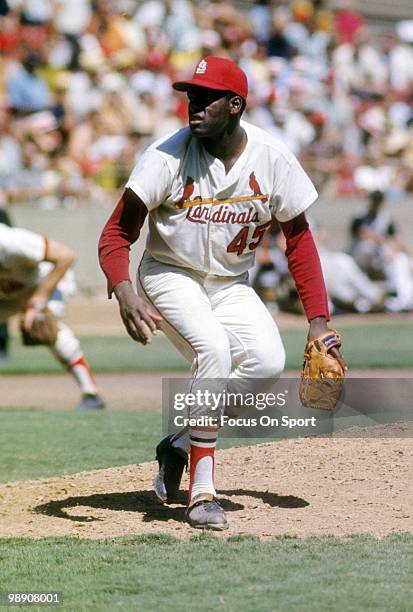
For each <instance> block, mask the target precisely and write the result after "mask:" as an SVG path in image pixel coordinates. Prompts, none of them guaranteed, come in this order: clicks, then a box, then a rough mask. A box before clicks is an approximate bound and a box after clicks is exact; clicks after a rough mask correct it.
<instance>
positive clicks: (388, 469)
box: [0, 301, 413, 539]
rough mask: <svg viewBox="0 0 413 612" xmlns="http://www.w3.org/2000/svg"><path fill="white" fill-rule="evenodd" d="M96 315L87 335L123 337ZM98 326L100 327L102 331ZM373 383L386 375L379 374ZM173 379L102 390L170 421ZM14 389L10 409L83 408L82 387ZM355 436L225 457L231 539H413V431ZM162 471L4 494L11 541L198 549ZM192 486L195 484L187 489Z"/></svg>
mask: <svg viewBox="0 0 413 612" xmlns="http://www.w3.org/2000/svg"><path fill="white" fill-rule="evenodd" d="M95 307H96V304H95V305H94V306H93V304H92V306H90V305H89V308H91V309H93V312H94V315H95V317H93V316H90V317H89V316H87V315H88V312H85V304H84V303H82V302H79V301H78V302H75V304H74V305H73V306H72V310H71V311H70V312H69V313H68V314H70V315H71V316H70V317H69V319H70V324H71V325H72V326H73V328H74V329H75V330H76V331H77V333H85V334H86V333H100V332H102V330H103V329H104V330H105V333H111V332H113V333H119V331H120V330H121V329H122V328H121V326H120V323H119V320H118V316H119V315H118V313H117V308H116V305H115V304H111V306H110V307H109V309H107V308H105V309H104V310H103V311H102V314H99V316H96V308H95ZM76 308H77V310H76ZM89 314H90V313H89ZM346 320H347V319H346ZM83 321H87V322H88V323H86V324H84V325H83V324H82V322H83ZM90 321H98V322H99V323H98V324H97V325H96V328H95V327H93V326H92V327H91V323H90ZM300 324H302V322H301V323H300ZM386 374H387V376H390V377H392V378H397V377H398V376H406V375H407V372H406V371H403V372H395V371H389V370H387V371H386ZM177 375H178V374H177V373H176V372H175V373H173V376H174V377H176V376H177ZM182 375H184V374H182ZM353 375H356V373H354V372H353ZM360 375H363V373H361V374H360ZM373 375H380V372H372V371H369V373H368V376H369V377H372V376H373ZM162 376H164V377H166V376H168V373H166V372H165V373H159V372H157V373H154V374H151V373H145V374H142V373H141V374H133V373H129V374H122V375H121V374H100V375H99V376H98V377H97V380H98V384H99V386H100V387H101V389H102V392H103V394H104V396H105V399H106V400H107V403H108V406H109V410H116V409H120V408H121V409H123V410H139V409H145V410H151V409H152V410H159V409H160V406H161V385H160V378H162ZM22 381H24V384H22ZM2 383H3V385H4V388H5V389H7V390H8V393H7V397H6V395H1V396H0V408H7V409H10V408H11V409H13V408H20V409H22V408H23V409H31V408H34V409H39V408H43V409H56V407H57V406H58V407H59V409H72V408H73V406H74V405H75V404H76V402H77V401H78V392H77V389H76V386H75V385H74V384H73V381H72V380H70V377H69V376H67V375H64V374H62V375H53V376H50V375H48V376H42V375H30V376H28V375H26V376H23V377H22V376H5V375H3V376H2ZM57 400H58V401H57ZM353 434H354V436H353V437H343V434H336V436H335V437H334V438H299V439H294V440H283V441H278V442H271V443H265V444H259V445H256V446H250V447H242V448H232V449H229V450H221V451H218V452H217V458H216V481H217V482H216V484H217V489H218V491H219V494H220V495H221V496H222V505H223V506H224V508H225V510H226V512H227V514H228V519H229V523H230V528H229V530H228V531H226V532H224V535H225V536H227V535H237V534H254V535H258V536H259V537H261V538H264V539H265V538H269V537H273V536H280V535H291V536H300V537H304V536H309V535H320V536H321V535H336V536H342V537H346V536H350V535H352V534H357V533H369V534H373V535H376V536H379V537H381V536H385V535H387V534H389V533H393V532H411V533H413V511H412V508H413V481H412V478H411V469H412V465H413V447H412V444H411V438H412V436H413V424H412V423H404V424H393V425H387V426H377V427H376V428H370V429H369V432H367V431H363V430H354V431H353ZM347 436H348V432H347ZM155 471H156V465H155V463H154V462H151V463H143V464H139V465H127V466H123V467H116V468H110V469H103V470H96V471H91V472H81V473H78V474H71V475H66V476H63V477H53V478H48V479H38V480H32V481H28V482H11V483H6V484H2V485H0V537H23V536H24V537H33V538H42V537H47V536H73V537H82V538H108V537H109V538H110V537H116V536H126V535H138V534H143V533H167V534H172V535H175V536H177V537H179V538H181V539H187V538H189V537H190V536H191V535H192V534H193V533H194V531H193V530H192V529H191V528H190V527H189V526H188V525H187V524H186V523H185V522H184V509H185V502H186V500H185V494H184V493H182V499H181V503H180V504H175V505H172V506H162V505H160V504H159V503H158V501H157V499H156V497H155V494H154V493H153V491H152V479H153V475H154V474H155ZM187 485H188V482H187V476H186V475H185V476H184V481H183V489H186V488H187Z"/></svg>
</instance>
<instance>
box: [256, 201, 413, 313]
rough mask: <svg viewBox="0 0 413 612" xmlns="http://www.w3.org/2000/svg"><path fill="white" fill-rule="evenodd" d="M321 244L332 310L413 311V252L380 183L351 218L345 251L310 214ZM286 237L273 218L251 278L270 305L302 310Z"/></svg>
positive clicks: (321, 255)
mask: <svg viewBox="0 0 413 612" xmlns="http://www.w3.org/2000/svg"><path fill="white" fill-rule="evenodd" d="M309 221H310V226H311V229H312V233H313V236H314V239H315V242H316V244H317V250H318V254H319V257H320V263H321V267H322V270H323V276H324V281H325V286H326V290H327V294H328V298H329V308H330V312H331V313H334V314H345V313H359V314H363V313H370V312H374V313H378V312H388V313H395V312H412V311H413V258H412V256H411V253H410V251H409V246H408V245H407V244H406V243H405V242H404V240H403V238H402V235H401V232H400V228H399V227H398V225H397V223H396V221H395V220H394V218H393V216H392V213H391V205H390V203H389V202H388V201H386V195H385V193H384V192H383V191H380V190H378V189H376V190H374V191H372V192H370V193H369V194H368V196H367V197H366V207H365V210H364V211H360V212H359V213H358V214H356V216H355V217H353V218H352V219H350V223H349V225H348V227H345V226H343V233H346V232H347V237H348V247H347V249H346V251H340V250H338V249H337V248H336V247H335V245H332V244H331V240H330V236H329V233H328V231H326V228H325V227H320V226H318V225H317V223H316V222H315V221H314V220H313V219H312V218H311V217H310V219H309ZM285 248H286V244H285V238H284V235H283V233H282V232H281V231H280V228H279V226H278V224H277V223H276V222H275V221H274V222H273V225H272V227H271V228H270V231H269V232H267V233H266V234H265V236H264V239H263V241H262V243H261V245H260V247H259V249H257V256H256V263H255V267H254V269H253V271H252V274H251V275H250V280H251V283H252V285H253V287H254V289H255V290H256V292H257V293H258V295H259V296H260V297H261V299H262V300H263V301H264V303H265V304H266V305H267V307H268V308H269V309H270V310H271V311H272V312H273V313H276V312H278V311H279V310H284V311H289V312H293V313H298V314H303V308H302V304H301V301H300V299H299V297H298V293H297V290H296V287H295V285H294V283H293V280H292V277H291V275H290V273H289V270H288V261H287V258H286V256H285Z"/></svg>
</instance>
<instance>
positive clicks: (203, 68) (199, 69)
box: [195, 59, 208, 74]
mask: <svg viewBox="0 0 413 612" xmlns="http://www.w3.org/2000/svg"><path fill="white" fill-rule="evenodd" d="M207 67H208V63H207V62H206V61H205V60H204V59H203V60H201V61H200V62H199V64H198V66H197V67H196V70H195V74H205V72H206V69H207Z"/></svg>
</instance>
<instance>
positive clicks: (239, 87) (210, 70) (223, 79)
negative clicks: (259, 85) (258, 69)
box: [172, 55, 248, 98]
mask: <svg viewBox="0 0 413 612" xmlns="http://www.w3.org/2000/svg"><path fill="white" fill-rule="evenodd" d="M193 86H196V87H206V88H207V89H217V90H218V91H233V92H234V93H236V94H238V95H239V96H241V97H242V98H246V97H247V95H248V81H247V75H246V74H245V72H244V71H243V70H241V68H240V67H239V66H238V65H237V64H236V63H235V62H233V61H232V60H229V59H227V58H226V57H216V56H214V55H208V56H207V57H204V58H203V59H201V61H200V62H199V64H198V65H197V67H196V68H195V71H194V74H193V77H192V79H190V80H188V81H177V82H176V83H173V85H172V87H173V88H174V89H177V90H178V91H188V89H190V88H191V87H193Z"/></svg>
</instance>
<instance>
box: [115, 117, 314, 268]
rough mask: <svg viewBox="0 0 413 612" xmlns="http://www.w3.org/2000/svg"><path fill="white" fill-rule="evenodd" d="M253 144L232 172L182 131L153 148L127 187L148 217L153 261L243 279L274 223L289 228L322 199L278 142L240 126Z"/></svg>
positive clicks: (296, 162) (164, 139) (250, 128)
mask: <svg viewBox="0 0 413 612" xmlns="http://www.w3.org/2000/svg"><path fill="white" fill-rule="evenodd" d="M241 126H242V127H243V128H244V130H245V132H246V135H247V138H248V141H247V145H246V147H245V149H244V151H243V152H242V154H241V155H240V157H239V158H238V159H237V161H236V162H235V164H234V165H233V167H232V168H231V170H230V171H229V172H228V173H227V174H226V173H225V168H224V165H223V163H222V162H221V161H220V160H219V159H217V158H215V157H213V156H212V155H210V154H209V153H208V152H207V151H206V149H205V148H204V147H203V145H202V143H201V142H200V140H199V139H197V138H195V137H193V136H191V131H190V129H189V128H183V129H181V130H179V131H177V132H175V133H174V134H172V135H171V136H169V137H167V138H163V139H161V140H158V141H157V142H155V143H154V144H152V145H151V146H150V147H149V148H148V149H147V150H146V151H145V153H144V154H143V155H142V156H141V157H140V159H139V161H138V163H137V164H136V166H135V168H134V170H133V171H132V174H131V176H130V178H129V181H128V183H127V185H126V186H127V187H129V188H130V189H132V190H133V191H134V192H135V193H136V194H137V195H138V196H139V197H140V198H141V200H142V201H143V202H144V204H145V205H146V207H147V208H148V210H149V213H150V215H149V229H150V232H149V237H148V242H147V251H148V253H149V254H150V255H151V256H152V257H153V258H154V259H156V260H158V261H160V262H163V263H166V264H172V265H176V266H180V267H185V268H190V269H193V270H196V271H198V272H201V273H204V274H209V275H216V276H237V275H241V274H244V273H245V272H246V271H247V270H248V269H249V268H251V266H252V265H253V261H254V252H255V250H256V248H257V246H258V245H259V243H260V242H261V240H262V237H263V235H264V233H265V231H266V230H267V229H268V228H269V227H270V225H271V218H272V216H274V217H275V218H276V219H277V220H279V221H288V220H290V219H292V218H294V217H296V216H297V215H298V214H300V213H301V212H303V211H304V210H306V209H307V208H308V207H309V206H310V205H311V204H312V203H313V202H314V200H315V199H316V198H317V192H316V190H315V188H314V186H313V184H312V182H311V181H310V179H309V178H308V176H307V174H306V173H305V172H304V170H303V168H302V167H301V165H300V164H299V162H298V161H297V159H296V158H295V157H294V155H293V154H292V153H291V152H290V151H288V149H286V147H285V146H284V145H283V144H282V143H281V142H280V141H278V140H276V139H275V138H273V137H272V136H270V135H269V134H267V133H266V132H264V131H263V130H261V129H260V128H257V127H255V126H253V125H251V124H249V123H247V122H245V121H241Z"/></svg>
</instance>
